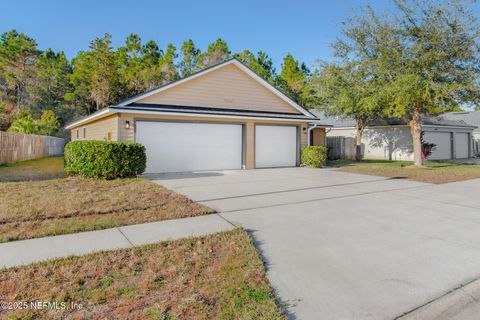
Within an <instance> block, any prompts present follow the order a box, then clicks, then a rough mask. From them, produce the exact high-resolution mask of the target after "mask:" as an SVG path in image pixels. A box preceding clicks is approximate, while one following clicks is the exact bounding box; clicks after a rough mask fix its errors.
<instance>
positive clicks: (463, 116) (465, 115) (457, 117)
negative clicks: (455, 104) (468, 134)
mask: <svg viewBox="0 0 480 320" xmlns="http://www.w3.org/2000/svg"><path fill="white" fill-rule="evenodd" d="M442 117H443V118H444V119H445V120H452V121H463V122H465V123H467V124H469V125H472V126H476V127H477V128H476V129H475V130H473V131H475V132H480V111H462V112H449V113H445V114H444V115H442Z"/></svg>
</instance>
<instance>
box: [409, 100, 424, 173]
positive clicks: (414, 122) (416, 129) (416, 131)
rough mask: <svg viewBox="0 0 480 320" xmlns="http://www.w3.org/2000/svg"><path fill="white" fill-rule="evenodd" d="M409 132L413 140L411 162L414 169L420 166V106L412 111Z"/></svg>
mask: <svg viewBox="0 0 480 320" xmlns="http://www.w3.org/2000/svg"><path fill="white" fill-rule="evenodd" d="M410 131H411V132H412V140H413V160H414V162H415V166H416V167H421V166H422V141H421V134H422V118H421V115H420V106H418V105H416V106H415V107H414V109H413V116H412V118H411V119H410Z"/></svg>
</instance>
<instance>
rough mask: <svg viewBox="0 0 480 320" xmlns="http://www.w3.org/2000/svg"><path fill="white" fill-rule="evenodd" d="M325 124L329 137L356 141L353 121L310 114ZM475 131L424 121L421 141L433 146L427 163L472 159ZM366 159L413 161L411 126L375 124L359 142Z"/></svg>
mask: <svg viewBox="0 0 480 320" xmlns="http://www.w3.org/2000/svg"><path fill="white" fill-rule="evenodd" d="M313 113H314V114H315V115H317V117H319V118H321V119H322V121H325V122H324V123H327V122H328V123H329V124H331V125H333V128H332V129H330V130H328V131H327V137H328V136H343V137H352V138H353V137H355V123H354V122H353V120H349V119H340V118H336V117H328V118H327V117H325V116H324V114H323V113H322V112H319V111H314V112H313ZM475 128H476V127H475V126H473V125H470V124H467V123H465V122H464V121H454V120H447V119H444V118H443V117H432V118H429V119H425V120H424V121H423V123H422V130H423V131H424V132H425V134H424V141H425V142H430V143H434V144H435V145H436V147H435V148H434V150H433V152H432V154H431V155H430V157H429V159H430V160H450V159H466V158H471V157H472V156H473V143H472V134H473V130H474V129H475ZM362 145H363V152H364V156H365V158H366V159H369V158H370V159H386V160H413V146H412V134H411V132H410V126H408V125H407V124H406V123H405V122H404V121H402V120H386V121H377V122H376V123H375V124H373V125H370V126H368V127H367V128H366V129H365V131H364V133H363V138H362Z"/></svg>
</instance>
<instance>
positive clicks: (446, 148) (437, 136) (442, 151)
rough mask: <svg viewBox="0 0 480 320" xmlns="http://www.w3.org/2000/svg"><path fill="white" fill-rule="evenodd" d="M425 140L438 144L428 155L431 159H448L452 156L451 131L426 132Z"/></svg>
mask: <svg viewBox="0 0 480 320" xmlns="http://www.w3.org/2000/svg"><path fill="white" fill-rule="evenodd" d="M424 140H425V141H426V142H430V143H435V145H436V147H435V149H434V150H433V152H432V154H431V155H430V157H428V159H429V160H447V159H451V158H452V142H451V140H450V132H425V136H424Z"/></svg>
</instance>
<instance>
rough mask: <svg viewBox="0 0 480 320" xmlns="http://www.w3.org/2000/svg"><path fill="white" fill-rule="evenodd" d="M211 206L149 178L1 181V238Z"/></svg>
mask: <svg viewBox="0 0 480 320" xmlns="http://www.w3.org/2000/svg"><path fill="white" fill-rule="evenodd" d="M212 212H213V210H212V209H210V208H208V207H205V206H203V205H200V204H197V203H194V202H192V201H191V200H189V199H187V198H186V197H184V196H182V195H180V194H177V193H175V192H173V191H170V190H167V189H165V188H163V187H161V186H159V185H157V184H155V183H152V182H150V181H148V180H145V179H117V180H108V181H107V180H99V179H87V178H81V177H78V176H72V177H67V178H62V179H52V180H44V181H29V182H4V183H0V242H5V241H12V240H20V239H28V238H36V237H43V236H49V235H58V234H66V233H75V232H80V231H90V230H98V229H105V228H112V227H116V226H121V225H129V224H136V223H143V222H151V221H158V220H167V219H177V218H185V217H193V216H199V215H204V214H208V213H212Z"/></svg>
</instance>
